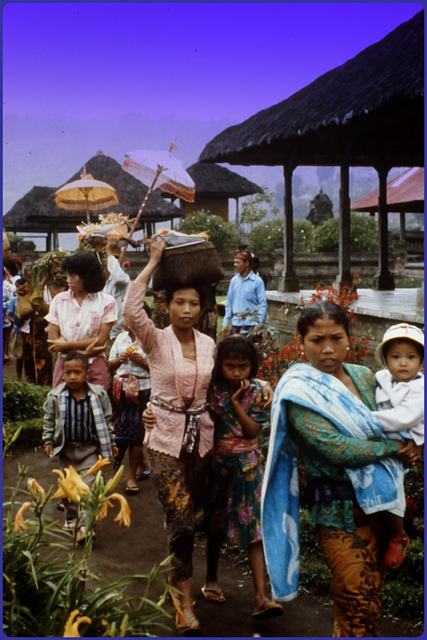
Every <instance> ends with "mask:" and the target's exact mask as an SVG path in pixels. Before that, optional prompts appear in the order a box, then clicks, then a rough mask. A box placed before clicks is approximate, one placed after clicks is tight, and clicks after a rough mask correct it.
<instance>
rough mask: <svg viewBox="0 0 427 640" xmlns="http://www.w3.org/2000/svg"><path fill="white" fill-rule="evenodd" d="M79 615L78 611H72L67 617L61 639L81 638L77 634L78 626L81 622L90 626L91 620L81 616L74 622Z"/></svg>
mask: <svg viewBox="0 0 427 640" xmlns="http://www.w3.org/2000/svg"><path fill="white" fill-rule="evenodd" d="M79 614H80V611H79V610H78V609H74V611H72V612H71V613H70V615H69V617H68V620H67V622H66V624H65V629H64V635H63V638H81V635H80V633H79V626H80V625H81V624H82V622H87V623H88V624H90V623H91V622H92V620H91V619H90V618H88V617H87V616H82V617H81V618H79V619H78V620H76V618H77V616H78V615H79Z"/></svg>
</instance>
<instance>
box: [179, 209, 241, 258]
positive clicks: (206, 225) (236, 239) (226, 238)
mask: <svg viewBox="0 0 427 640" xmlns="http://www.w3.org/2000/svg"><path fill="white" fill-rule="evenodd" d="M179 230H180V231H182V233H188V234H191V233H200V232H201V231H204V232H206V233H207V234H208V235H209V240H210V242H212V244H213V245H215V248H216V250H217V251H230V250H231V249H234V248H235V247H237V245H238V244H239V243H240V236H239V234H238V232H237V230H236V227H235V226H234V224H233V223H232V222H224V221H223V219H222V218H220V217H219V216H216V215H213V214H211V213H209V212H208V211H205V210H204V209H200V211H196V212H195V213H193V215H192V216H190V217H189V218H185V220H182V221H181V224H180V227H179Z"/></svg>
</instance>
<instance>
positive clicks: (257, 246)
mask: <svg viewBox="0 0 427 640" xmlns="http://www.w3.org/2000/svg"><path fill="white" fill-rule="evenodd" d="M313 232H314V226H313V225H312V224H311V222H309V221H308V220H294V234H293V235H294V252H295V253H309V252H310V247H311V243H312V239H313ZM283 234H284V221H283V219H277V218H276V219H274V220H269V221H268V222H263V223H262V224H259V225H257V226H256V227H254V228H253V229H252V230H251V231H250V232H249V234H248V239H249V251H252V252H253V253H256V254H261V253H266V254H272V253H274V254H277V253H282V252H283V242H284V237H283Z"/></svg>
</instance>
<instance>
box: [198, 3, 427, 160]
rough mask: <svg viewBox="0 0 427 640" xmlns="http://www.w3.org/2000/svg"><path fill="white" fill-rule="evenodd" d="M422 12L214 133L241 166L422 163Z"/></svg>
mask: <svg viewBox="0 0 427 640" xmlns="http://www.w3.org/2000/svg"><path fill="white" fill-rule="evenodd" d="M423 125H424V12H423V11H420V12H419V13H418V14H417V15H415V16H414V17H413V18H412V19H411V20H409V21H407V22H405V23H403V24H401V25H400V26H399V27H397V28H396V29H395V30H394V31H392V32H391V33H389V34H388V35H387V36H386V37H385V38H383V39H382V40H381V41H379V42H377V43H375V44H373V45H372V46H370V47H368V48H366V49H364V50H363V51H362V52H361V53H359V54H358V55H357V56H355V57H354V58H352V59H351V60H349V61H347V62H346V63H344V64H343V65H341V66H339V67H336V68H335V69H332V70H331V71H328V72H327V73H325V74H324V75H322V76H320V77H319V78H317V79H316V80H315V81H314V82H312V83H311V84H309V85H308V86H306V87H304V88H303V89H301V90H300V91H298V92H297V93H295V94H293V95H292V96H290V97H289V98H287V99H286V100H284V101H283V102H280V103H278V104H276V105H274V106H272V107H270V108H268V109H264V110H262V111H259V112H258V113H256V114H255V115H254V116H252V117H251V118H248V119H247V120H245V121H244V122H242V123H241V124H239V125H235V126H232V127H229V128H228V129H225V131H223V132H222V133H220V134H219V135H217V136H216V137H215V138H214V139H213V140H211V141H210V142H209V143H208V144H207V145H206V147H205V148H204V150H203V151H202V153H201V154H200V157H199V160H200V161H205V162H229V163H230V164H239V165H251V164H257V165H283V164H285V162H286V161H288V162H290V163H291V164H294V166H298V165H313V166H316V165H330V166H334V165H340V164H342V162H348V163H349V164H350V165H352V166H375V163H376V162H380V161H383V160H385V161H386V162H387V163H388V164H389V165H390V166H424V144H423V143H424V136H423Z"/></svg>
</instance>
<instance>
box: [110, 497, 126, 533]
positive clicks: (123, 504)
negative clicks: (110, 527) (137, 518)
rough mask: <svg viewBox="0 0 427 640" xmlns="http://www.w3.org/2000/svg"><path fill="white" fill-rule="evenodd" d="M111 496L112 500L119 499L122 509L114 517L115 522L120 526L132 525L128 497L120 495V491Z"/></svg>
mask: <svg viewBox="0 0 427 640" xmlns="http://www.w3.org/2000/svg"><path fill="white" fill-rule="evenodd" d="M109 498H110V499H111V500H118V501H119V503H120V511H119V513H118V515H117V516H116V517H115V518H114V522H118V523H119V525H120V526H121V525H124V526H125V527H130V507H129V504H128V502H127V500H126V498H125V497H124V496H122V495H120V493H112V494H111V496H109Z"/></svg>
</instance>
